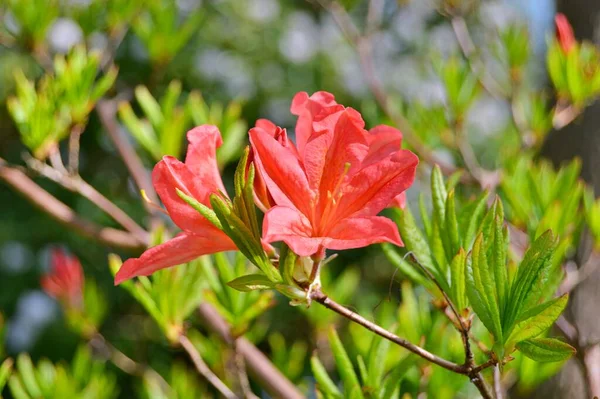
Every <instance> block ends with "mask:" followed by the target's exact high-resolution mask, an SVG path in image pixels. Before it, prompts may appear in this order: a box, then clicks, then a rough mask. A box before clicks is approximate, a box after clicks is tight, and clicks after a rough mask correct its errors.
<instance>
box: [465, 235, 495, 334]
mask: <svg viewBox="0 0 600 399" xmlns="http://www.w3.org/2000/svg"><path fill="white" fill-rule="evenodd" d="M470 259H471V262H469V263H468V264H467V279H466V280H467V284H466V287H467V296H468V298H469V302H470V303H471V306H473V310H474V311H475V313H476V314H477V316H479V319H480V320H481V322H482V323H483V324H484V325H485V327H486V328H487V329H488V330H489V331H490V332H491V333H492V334H493V335H494V337H495V339H496V341H499V342H502V327H501V323H500V311H499V309H498V301H497V298H496V295H495V293H496V287H495V284H494V280H493V274H492V273H491V271H490V270H489V264H488V259H487V256H486V253H485V249H484V248H483V235H482V234H481V233H480V234H479V236H477V239H476V240H475V244H474V245H473V251H472V253H471V257H470Z"/></svg>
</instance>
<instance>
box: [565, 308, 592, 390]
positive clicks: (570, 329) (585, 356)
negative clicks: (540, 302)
mask: <svg viewBox="0 0 600 399" xmlns="http://www.w3.org/2000/svg"><path fill="white" fill-rule="evenodd" d="M555 325H556V327H557V328H558V329H559V330H560V332H561V333H562V334H563V336H564V337H565V338H566V340H567V342H568V343H569V344H570V345H571V346H573V347H574V348H575V350H576V351H577V352H576V353H575V356H576V359H577V360H578V361H579V364H580V365H581V368H582V369H583V374H584V375H585V379H586V380H587V382H588V383H587V385H586V390H587V395H586V396H587V397H589V398H592V397H600V346H599V345H598V344H592V345H587V346H584V345H582V343H581V342H580V338H579V331H578V329H577V326H575V325H574V324H573V323H571V322H570V321H569V320H567V319H566V318H565V316H564V315H561V316H560V317H559V318H558V320H556V323H555Z"/></svg>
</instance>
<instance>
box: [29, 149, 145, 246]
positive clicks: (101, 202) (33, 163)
mask: <svg viewBox="0 0 600 399" xmlns="http://www.w3.org/2000/svg"><path fill="white" fill-rule="evenodd" d="M26 161H27V164H28V166H29V167H30V168H31V169H33V170H35V171H36V172H37V173H39V174H40V175H42V176H44V177H46V178H48V179H50V180H52V181H54V182H56V183H58V184H60V185H61V186H62V187H64V188H66V189H67V190H70V191H73V192H75V193H77V194H79V195H81V196H82V197H84V198H86V199H88V200H89V201H90V202H92V203H93V204H94V205H96V206H97V207H98V208H100V209H102V210H103V211H104V212H106V214H108V215H109V216H110V217H112V218H113V219H114V220H115V221H116V222H117V223H119V224H120V225H121V226H123V227H124V228H125V229H126V230H128V231H129V232H131V233H132V234H133V235H135V236H136V237H137V238H138V240H139V241H140V243H145V242H146V241H147V239H148V232H147V231H146V230H144V229H143V228H142V227H140V225H138V224H137V223H136V222H135V220H133V219H132V218H130V217H129V215H127V213H125V212H124V211H123V210H122V209H121V208H119V207H118V206H116V205H115V204H114V202H112V201H110V200H109V199H108V198H106V197H105V196H104V195H102V194H101V193H100V192H99V191H98V190H96V189H95V188H94V187H92V186H91V185H90V184H88V183H87V182H86V181H85V180H83V179H82V178H81V177H79V176H72V175H69V174H66V173H64V172H62V171H61V170H58V169H56V168H54V167H53V166H50V165H48V164H46V163H44V162H41V161H39V160H37V159H35V158H31V157H30V158H28V159H26Z"/></svg>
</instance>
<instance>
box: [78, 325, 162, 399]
mask: <svg viewBox="0 0 600 399" xmlns="http://www.w3.org/2000/svg"><path fill="white" fill-rule="evenodd" d="M89 344H90V346H91V347H92V348H93V349H94V350H96V351H98V352H102V354H103V355H104V356H105V357H106V358H108V359H109V360H110V361H111V362H112V363H113V364H114V365H115V366H117V367H118V368H119V369H121V370H122V371H123V372H125V373H127V374H130V375H134V376H137V377H144V376H148V377H150V378H153V379H154V380H156V381H157V382H158V383H159V385H160V386H161V388H163V390H165V391H167V392H170V390H171V387H170V386H169V384H168V383H167V381H165V379H164V378H163V377H162V376H161V375H160V374H158V373H157V372H156V370H154V369H153V368H152V367H150V366H148V365H147V364H141V363H138V362H136V361H135V360H133V359H132V358H130V357H129V356H127V355H126V354H124V353H123V352H121V351H120V350H119V349H117V348H116V347H114V346H113V345H112V344H111V343H110V342H108V341H107V340H106V338H104V336H103V335H102V334H100V333H99V332H96V333H94V334H93V335H92V338H91V339H90V341H89Z"/></svg>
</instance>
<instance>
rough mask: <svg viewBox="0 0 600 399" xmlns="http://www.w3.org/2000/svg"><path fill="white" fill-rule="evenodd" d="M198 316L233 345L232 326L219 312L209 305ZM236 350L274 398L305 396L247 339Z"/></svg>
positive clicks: (238, 341) (241, 340)
mask: <svg viewBox="0 0 600 399" xmlns="http://www.w3.org/2000/svg"><path fill="white" fill-rule="evenodd" d="M198 315H199V316H200V318H201V320H202V321H203V325H204V326H206V328H208V329H209V331H211V332H212V333H213V334H216V335H217V336H218V337H219V338H220V339H221V340H223V342H225V343H228V344H230V345H231V343H232V342H233V337H232V336H231V333H230V326H229V325H228V324H227V322H226V321H225V319H223V317H222V316H221V315H220V314H219V312H217V310H216V309H215V308H214V307H212V306H211V305H209V304H208V303H206V302H205V303H202V304H201V305H200V306H199V307H198ZM236 341H237V342H236V350H237V351H238V353H239V354H240V355H241V356H243V357H244V360H245V362H246V367H247V368H248V371H249V372H250V374H251V376H252V377H253V378H254V379H255V380H256V381H258V382H259V383H260V385H261V386H262V387H263V388H264V389H265V390H266V391H267V392H268V393H269V394H271V395H272V396H274V397H277V398H286V399H302V398H304V397H305V396H304V395H303V394H302V393H301V392H300V391H298V388H296V386H295V385H294V384H292V383H291V382H290V380H288V379H287V378H286V377H285V376H284V375H283V374H282V373H281V371H279V370H278V369H277V367H275V366H274V365H273V363H271V361H270V360H269V358H267V357H266V356H265V355H264V354H263V353H262V352H261V351H260V350H258V349H257V348H256V346H254V345H253V344H252V343H251V342H250V341H248V340H247V339H246V338H243V337H240V338H237V339H236Z"/></svg>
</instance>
